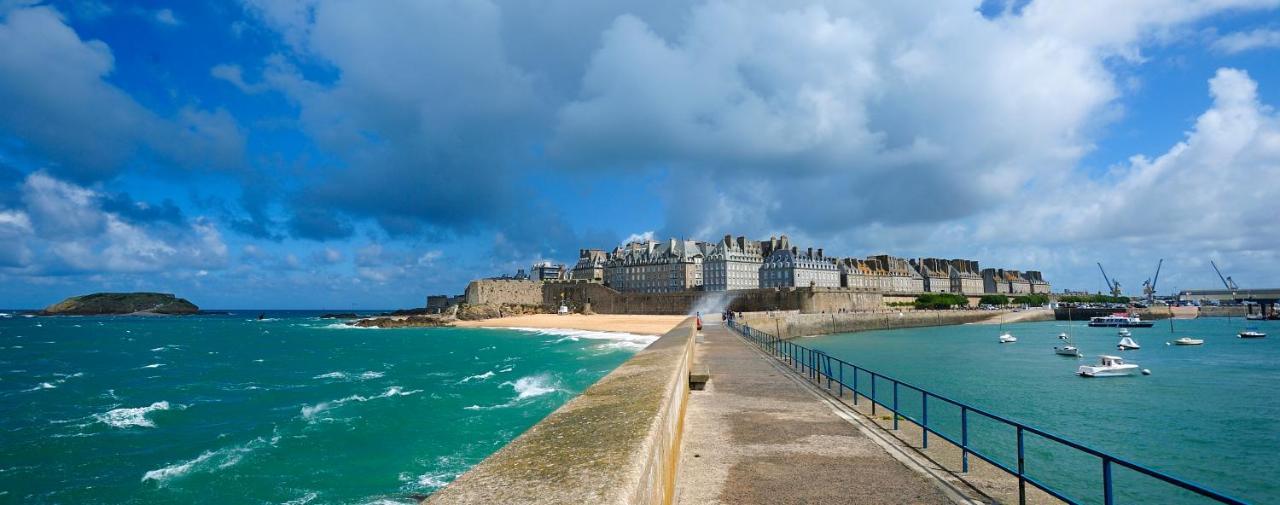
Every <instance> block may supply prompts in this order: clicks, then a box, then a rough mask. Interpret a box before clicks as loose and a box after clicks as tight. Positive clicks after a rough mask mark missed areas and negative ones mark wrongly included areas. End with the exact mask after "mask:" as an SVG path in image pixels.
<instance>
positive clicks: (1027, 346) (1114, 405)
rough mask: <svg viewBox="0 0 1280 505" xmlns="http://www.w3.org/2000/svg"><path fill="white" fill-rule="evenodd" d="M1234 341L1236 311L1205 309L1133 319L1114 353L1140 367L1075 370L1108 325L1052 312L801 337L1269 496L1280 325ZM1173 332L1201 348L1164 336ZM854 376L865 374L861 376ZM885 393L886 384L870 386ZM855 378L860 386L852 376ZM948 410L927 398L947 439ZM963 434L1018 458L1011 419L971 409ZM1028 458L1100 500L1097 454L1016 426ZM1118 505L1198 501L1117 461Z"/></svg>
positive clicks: (1190, 474) (1276, 433) (1277, 487)
mask: <svg viewBox="0 0 1280 505" xmlns="http://www.w3.org/2000/svg"><path fill="white" fill-rule="evenodd" d="M1257 326H1258V327H1259V328H1260V329H1262V330H1263V331H1266V332H1268V333H1269V335H1268V337H1267V338H1265V339H1259V340H1242V339H1238V338H1236V336H1235V335H1236V333H1237V332H1238V331H1240V330H1241V329H1243V328H1244V327H1245V323H1244V321H1241V320H1240V319H1233V320H1231V321H1228V320H1227V319H1225V318H1206V319H1197V320H1190V321H1177V322H1176V323H1175V329H1176V330H1177V332H1176V334H1171V333H1170V331H1169V326H1168V323H1167V322H1157V323H1156V325H1155V327H1153V328H1145V329H1144V328H1135V329H1132V330H1131V331H1132V332H1133V338H1134V340H1136V341H1137V342H1138V343H1139V344H1140V345H1142V346H1143V347H1142V349H1140V350H1137V351H1126V352H1124V353H1123V354H1121V355H1122V356H1124V357H1125V358H1126V359H1127V360H1129V361H1130V362H1133V363H1137V364H1139V365H1140V366H1141V367H1143V368H1147V369H1150V370H1151V372H1152V375H1149V376H1134V377H1116V378H1098V379H1085V378H1081V377H1077V376H1075V375H1074V372H1075V369H1076V367H1077V366H1079V365H1080V364H1085V363H1088V364H1094V363H1096V361H1097V355H1098V354H1104V353H1105V354H1113V355H1114V354H1120V352H1119V351H1116V350H1115V344H1116V342H1117V341H1118V340H1119V337H1117V336H1116V331H1117V330H1116V329H1115V328H1088V327H1084V326H1083V325H1081V324H1079V323H1077V324H1076V326H1075V327H1073V328H1067V327H1065V326H1064V323H1060V322H1040V323H1023V324H1011V325H1006V326H1005V329H1007V330H1009V331H1011V332H1012V333H1013V334H1014V335H1015V336H1017V337H1018V342H1017V343H1015V344H999V343H997V341H996V337H997V335H999V333H1000V332H999V328H998V327H997V326H979V325H966V326H950V327H937V328H915V329H904V330H890V331H874V332H864V333H856V334H843V335H829V336H822V337H815V338H806V339H800V340H798V341H797V343H799V344H801V345H804V346H808V347H812V348H816V349H820V350H823V351H826V352H827V353H829V354H831V355H833V356H837V357H840V358H841V359H844V360H845V361H848V362H850V363H853V364H856V365H859V366H863V367H866V368H868V369H871V370H874V371H876V372H878V373H881V374H884V375H887V376H890V377H894V378H896V379H898V380H901V381H905V382H908V383H911V384H913V385H915V386H918V387H921V388H924V389H928V390H930V391H932V392H935V393H938V394H942V395H945V396H948V397H950V398H952V399H955V400H959V401H963V402H966V403H968V404H970V405H973V406H975V407H979V408H982V409H985V410H988V411H990V412H993V413H995V414H999V415H1003V416H1005V417H1008V418H1011V419H1014V420H1017V421H1020V422H1023V423H1026V424H1029V425H1032V426H1036V427H1039V428H1041V429H1044V430H1046V431H1049V432H1051V433H1055V434H1058V435H1062V436H1066V437H1067V438H1070V439H1073V440H1075V441H1077V442H1081V443H1084V444H1085V445H1088V446H1091V447H1094V448H1097V449H1101V450H1103V451H1106V452H1109V453H1111V454H1114V455H1117V456H1120V457H1123V458H1126V459H1128V460H1130V461H1133V462H1136V463H1139V464H1143V465H1146V466H1148V467H1152V468H1155V469H1157V470H1161V471H1164V472H1167V473H1171V474H1173V475H1175V476H1178V477H1182V478H1185V479H1189V480H1191V481H1193V482H1197V483H1199V484H1202V485H1206V486H1208V487H1210V488H1213V489H1216V490H1219V491H1222V492H1226V493H1228V494H1231V495H1233V496H1236V497H1239V498H1242V499H1245V500H1248V501H1253V502H1256V503H1280V464H1277V461H1278V460H1277V456H1276V454H1277V450H1280V396H1278V395H1277V394H1276V389H1275V388H1276V386H1277V384H1280V324H1276V323H1274V322H1269V323H1260V324H1258V325H1257ZM1062 331H1070V333H1071V334H1072V335H1073V337H1074V342H1075V343H1076V345H1077V346H1078V347H1079V348H1080V350H1081V351H1082V352H1083V353H1084V354H1085V358H1082V359H1075V358H1069V357H1063V356H1058V355H1055V354H1054V353H1053V347H1054V346H1055V345H1058V340H1057V338H1056V335H1057V334H1058V333H1059V332H1062ZM1182 336H1194V337H1196V338H1203V339H1205V344H1204V345H1203V346H1166V345H1165V342H1167V341H1171V340H1173V339H1174V338H1177V337H1182ZM862 380H863V381H864V384H865V380H866V378H865V377H863V378H862ZM877 387H878V388H879V389H878V394H877V398H878V399H880V400H881V401H883V402H886V403H888V402H890V401H891V396H890V395H891V387H890V385H889V384H888V383H887V382H886V383H881V384H879V385H878V386H877ZM860 389H861V388H860ZM899 402H900V405H901V406H902V408H903V410H904V411H905V412H907V413H909V414H911V415H913V416H914V417H918V414H919V413H920V406H919V396H910V395H909V394H908V390H907V389H906V388H903V389H901V390H900V391H899ZM958 419H959V410H958V409H956V408H952V407H949V406H947V405H945V404H943V403H942V402H936V401H930V403H929V420H930V426H931V427H934V426H936V427H938V428H939V429H941V430H943V432H944V433H947V434H949V435H954V436H955V438H957V439H959V422H958ZM970 436H971V440H973V441H975V443H978V444H981V445H980V447H983V448H985V449H987V452H989V453H991V454H994V455H996V456H997V457H998V459H999V460H1000V461H1002V462H1003V463H1005V464H1007V465H1010V466H1016V456H1015V455H1016V449H1015V445H1014V444H1015V442H1014V441H1015V435H1014V430H1012V429H1008V428H1004V427H1001V426H999V425H997V424H996V423H993V422H983V421H982V420H981V419H977V418H975V417H973V416H971V417H970ZM1026 444H1027V445H1026V447H1027V454H1028V456H1027V468H1028V471H1029V472H1031V474H1032V475H1033V476H1035V477H1039V478H1041V479H1043V480H1045V481H1047V482H1049V483H1050V485H1052V486H1054V487H1055V488H1057V489H1060V490H1063V491H1068V492H1069V495H1070V496H1072V497H1076V498H1078V499H1080V500H1082V501H1084V502H1086V503H1101V502H1102V495H1101V491H1100V490H1101V463H1099V462H1098V460H1097V459H1096V458H1092V457H1083V456H1080V455H1079V454H1078V453H1074V454H1073V453H1072V452H1071V451H1067V450H1063V449H1062V448H1061V447H1060V446H1057V445H1055V444H1052V443H1049V442H1048V441H1046V440H1044V439H1040V438H1039V437H1035V436H1031V435H1028V436H1027V438H1026ZM1115 475H1116V477H1115V479H1116V480H1115V486H1116V492H1117V496H1118V497H1119V498H1120V500H1121V503H1198V502H1203V500H1201V499H1199V498H1198V497H1193V496H1192V495H1189V494H1188V493H1186V492H1184V491H1173V490H1171V489H1170V488H1169V487H1168V486H1165V485H1163V484H1158V483H1156V482H1154V481H1153V480H1152V479H1150V478H1149V477H1145V476H1142V475H1139V474H1136V473H1133V472H1131V471H1127V470H1119V469H1117V470H1116V474H1115Z"/></svg>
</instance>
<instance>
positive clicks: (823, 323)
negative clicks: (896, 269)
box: [739, 310, 999, 338]
mask: <svg viewBox="0 0 1280 505" xmlns="http://www.w3.org/2000/svg"><path fill="white" fill-rule="evenodd" d="M995 314H999V313H998V312H990V311H964V310H962V311H953V310H919V311H915V310H905V311H901V312H874V313H850V314H804V313H801V314H797V313H794V312H793V313H773V314H770V313H746V314H743V317H742V319H740V320H739V321H740V322H742V323H745V324H747V325H748V326H751V327H753V328H757V329H759V330H761V331H764V332H767V333H770V334H774V335H777V336H779V337H781V338H796V337H805V336H810V335H825V334H828V333H850V332H855V331H868V330H888V329H893V328H916V327H922V326H946V325H952V324H965V323H974V322H978V321H984V320H987V319H990V318H991V317H992V316H993V315H995Z"/></svg>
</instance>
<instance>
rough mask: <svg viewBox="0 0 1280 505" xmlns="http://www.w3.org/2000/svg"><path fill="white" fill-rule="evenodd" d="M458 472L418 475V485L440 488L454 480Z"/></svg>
mask: <svg viewBox="0 0 1280 505" xmlns="http://www.w3.org/2000/svg"><path fill="white" fill-rule="evenodd" d="M457 476H458V474H455V473H448V472H445V473H424V474H422V475H419V476H418V479H417V481H418V485H419V486H422V487H426V488H432V489H439V488H442V487H445V486H447V485H449V483H450V482H453V479H454V478H456V477H457Z"/></svg>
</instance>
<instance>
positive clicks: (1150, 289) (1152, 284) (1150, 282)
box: [1142, 258, 1164, 305]
mask: <svg viewBox="0 0 1280 505" xmlns="http://www.w3.org/2000/svg"><path fill="white" fill-rule="evenodd" d="M1162 266H1164V258H1160V262H1159V263H1156V276H1155V277H1153V278H1150V279H1147V280H1146V281H1144V282H1143V283H1142V294H1143V295H1146V297H1147V305H1151V304H1154V303H1155V302H1156V283H1157V282H1160V267H1162Z"/></svg>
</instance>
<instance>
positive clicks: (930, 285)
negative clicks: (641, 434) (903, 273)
mask: <svg viewBox="0 0 1280 505" xmlns="http://www.w3.org/2000/svg"><path fill="white" fill-rule="evenodd" d="M911 267H912V268H915V269H916V272H918V273H919V274H920V276H921V277H923V278H924V290H925V291H926V292H929V293H950V292H951V263H950V262H948V261H947V260H944V259H942V258H920V259H913V260H911Z"/></svg>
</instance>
